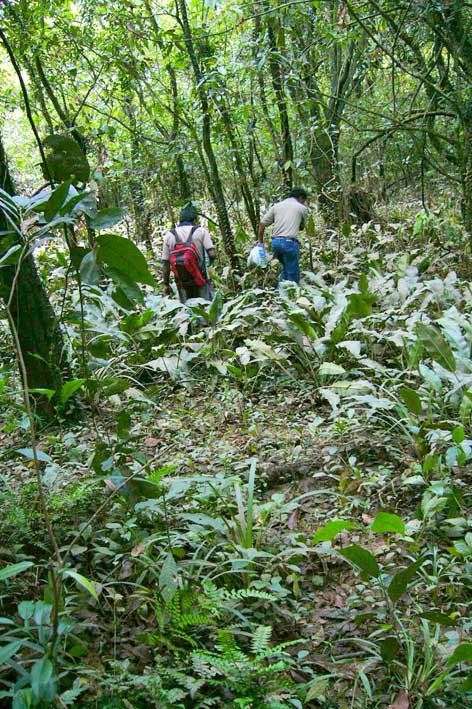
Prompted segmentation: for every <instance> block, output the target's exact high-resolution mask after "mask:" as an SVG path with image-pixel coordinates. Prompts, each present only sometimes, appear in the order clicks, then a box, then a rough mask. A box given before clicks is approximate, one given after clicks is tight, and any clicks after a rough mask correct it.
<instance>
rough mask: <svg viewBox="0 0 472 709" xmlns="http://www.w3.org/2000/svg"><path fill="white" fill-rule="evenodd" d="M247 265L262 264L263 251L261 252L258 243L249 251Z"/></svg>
mask: <svg viewBox="0 0 472 709" xmlns="http://www.w3.org/2000/svg"><path fill="white" fill-rule="evenodd" d="M247 265H248V266H260V265H261V252H260V250H259V246H258V245H257V244H256V246H253V247H252V249H251V250H250V252H249V256H248V257H247Z"/></svg>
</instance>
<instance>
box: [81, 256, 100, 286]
mask: <svg viewBox="0 0 472 709" xmlns="http://www.w3.org/2000/svg"><path fill="white" fill-rule="evenodd" d="M79 273H80V278H81V280H82V282H83V283H85V284H86V285H88V286H96V285H98V284H99V283H100V269H99V267H98V265H97V262H96V261H95V256H94V253H93V251H89V253H88V254H85V256H83V258H82V260H81V262H80V268H79Z"/></svg>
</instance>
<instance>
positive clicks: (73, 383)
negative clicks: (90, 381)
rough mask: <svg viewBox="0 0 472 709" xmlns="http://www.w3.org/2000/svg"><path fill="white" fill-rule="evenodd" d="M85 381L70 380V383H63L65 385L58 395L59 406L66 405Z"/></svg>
mask: <svg viewBox="0 0 472 709" xmlns="http://www.w3.org/2000/svg"><path fill="white" fill-rule="evenodd" d="M86 381H87V380H86V379H71V380H70V381H68V382H65V384H63V385H62V387H61V392H60V394H59V398H60V401H61V404H62V405H64V404H66V403H67V402H68V401H69V399H70V398H71V396H73V395H74V394H75V392H76V391H78V390H79V389H80V387H81V386H82V385H83V384H84V382H86Z"/></svg>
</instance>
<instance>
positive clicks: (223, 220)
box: [177, 0, 238, 270]
mask: <svg viewBox="0 0 472 709" xmlns="http://www.w3.org/2000/svg"><path fill="white" fill-rule="evenodd" d="M177 5H178V9H179V13H180V23H181V27H182V30H183V33H184V39H185V45H186V47H187V53H188V55H189V58H190V61H191V63H192V69H193V74H194V79H195V84H196V90H197V92H198V97H199V100H200V106H201V110H202V115H203V121H202V140H203V149H204V151H205V154H206V156H207V159H208V167H209V171H210V175H211V180H212V184H211V185H210V189H211V192H212V195H213V199H214V202H215V208H216V213H217V215H218V222H219V227H220V230H221V235H222V237H223V243H224V246H225V250H226V253H227V255H228V257H229V259H230V262H231V266H232V268H233V269H234V270H238V260H237V257H236V248H235V243H234V237H233V233H232V230H231V224H230V221H229V215H228V210H227V207H226V199H225V195H224V191H223V184H222V181H221V177H220V173H219V170H218V163H217V161H216V156H215V152H214V150H213V145H212V142H211V117H210V106H209V103H208V97H207V93H206V89H205V87H204V77H203V76H202V72H201V70H200V65H199V63H198V59H197V55H196V53H195V46H194V43H193V38H192V32H191V29H190V24H189V21H188V15H187V6H186V2H185V0H177Z"/></svg>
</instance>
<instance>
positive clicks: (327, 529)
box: [312, 519, 355, 544]
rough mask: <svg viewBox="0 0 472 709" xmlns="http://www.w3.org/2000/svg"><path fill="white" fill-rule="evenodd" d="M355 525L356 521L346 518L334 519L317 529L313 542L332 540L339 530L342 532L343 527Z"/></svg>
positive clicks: (350, 527)
mask: <svg viewBox="0 0 472 709" xmlns="http://www.w3.org/2000/svg"><path fill="white" fill-rule="evenodd" d="M353 527H355V524H354V522H349V521H348V520H345V519H333V520H332V521H331V522H327V524H325V525H324V527H320V528H319V529H318V530H317V531H316V533H315V536H314V537H313V539H312V543H313V544H317V543H318V542H330V541H331V540H332V539H334V537H335V536H336V535H337V534H339V532H342V531H343V529H352V528H353Z"/></svg>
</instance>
